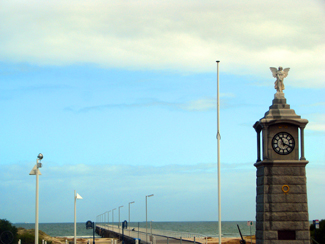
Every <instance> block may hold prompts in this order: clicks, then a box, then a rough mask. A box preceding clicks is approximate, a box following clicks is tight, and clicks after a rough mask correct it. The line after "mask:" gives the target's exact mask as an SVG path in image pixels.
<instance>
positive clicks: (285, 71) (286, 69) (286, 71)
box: [283, 68, 290, 78]
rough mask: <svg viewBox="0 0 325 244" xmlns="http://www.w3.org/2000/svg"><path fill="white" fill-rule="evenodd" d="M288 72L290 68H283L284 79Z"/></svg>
mask: <svg viewBox="0 0 325 244" xmlns="http://www.w3.org/2000/svg"><path fill="white" fill-rule="evenodd" d="M289 70H290V68H285V69H284V70H283V72H284V75H283V78H286V77H287V76H288V73H289Z"/></svg>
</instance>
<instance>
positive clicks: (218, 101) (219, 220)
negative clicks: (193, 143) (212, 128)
mask: <svg viewBox="0 0 325 244" xmlns="http://www.w3.org/2000/svg"><path fill="white" fill-rule="evenodd" d="M216 62H217V147H218V149H217V153H218V226H219V231H218V232H219V243H222V242H221V184H220V139H221V136H220V126H219V118H220V116H219V111H220V99H219V62H220V61H219V60H218V61H216Z"/></svg>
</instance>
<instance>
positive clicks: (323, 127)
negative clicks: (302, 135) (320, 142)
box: [306, 114, 325, 132]
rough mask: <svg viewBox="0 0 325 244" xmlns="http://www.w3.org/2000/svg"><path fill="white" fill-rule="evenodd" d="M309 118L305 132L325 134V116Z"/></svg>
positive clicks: (319, 115) (315, 115)
mask: <svg viewBox="0 0 325 244" xmlns="http://www.w3.org/2000/svg"><path fill="white" fill-rule="evenodd" d="M309 118H310V119H309V123H308V126H307V127H306V130H311V131H317V132H325V114H311V115H309Z"/></svg>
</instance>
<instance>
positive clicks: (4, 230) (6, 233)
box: [0, 219, 18, 244]
mask: <svg viewBox="0 0 325 244" xmlns="http://www.w3.org/2000/svg"><path fill="white" fill-rule="evenodd" d="M0 238H1V242H3V243H7V244H9V243H17V241H18V235H17V228H16V227H15V226H13V225H12V224H11V223H10V222H9V221H8V220H6V219H0Z"/></svg>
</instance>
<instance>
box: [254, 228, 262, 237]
mask: <svg viewBox="0 0 325 244" xmlns="http://www.w3.org/2000/svg"><path fill="white" fill-rule="evenodd" d="M255 236H256V239H263V231H262V230H257V231H256V232H255Z"/></svg>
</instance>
